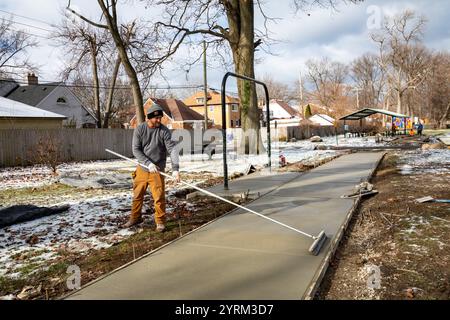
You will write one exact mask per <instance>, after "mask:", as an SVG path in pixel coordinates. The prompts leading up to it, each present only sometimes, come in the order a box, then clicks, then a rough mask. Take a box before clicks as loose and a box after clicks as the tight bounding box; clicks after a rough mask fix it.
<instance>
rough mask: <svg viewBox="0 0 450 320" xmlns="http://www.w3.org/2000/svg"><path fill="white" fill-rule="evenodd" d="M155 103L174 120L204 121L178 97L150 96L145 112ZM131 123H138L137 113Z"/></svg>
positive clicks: (145, 105)
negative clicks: (162, 97) (158, 97)
mask: <svg viewBox="0 0 450 320" xmlns="http://www.w3.org/2000/svg"><path fill="white" fill-rule="evenodd" d="M153 103H157V104H159V105H160V106H161V108H162V109H163V111H164V113H165V115H166V116H168V117H169V118H171V119H172V120H173V121H203V120H204V118H203V116H202V115H201V114H199V113H197V112H195V111H193V110H191V109H190V108H189V107H187V106H186V105H185V104H184V103H183V101H181V100H178V99H157V98H149V99H148V100H147V102H145V104H144V114H147V111H148V109H149V108H150V107H151V106H152V104H153ZM130 124H131V125H132V126H133V125H136V114H135V115H134V116H133V118H132V119H131V120H130Z"/></svg>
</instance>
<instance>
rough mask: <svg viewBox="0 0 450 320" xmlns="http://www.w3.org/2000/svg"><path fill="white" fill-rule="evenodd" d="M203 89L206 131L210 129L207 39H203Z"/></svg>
mask: <svg viewBox="0 0 450 320" xmlns="http://www.w3.org/2000/svg"><path fill="white" fill-rule="evenodd" d="M203 80H204V83H203V89H204V96H205V98H204V100H205V101H204V106H205V131H206V130H208V80H207V73H206V41H205V40H203Z"/></svg>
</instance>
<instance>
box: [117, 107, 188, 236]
mask: <svg viewBox="0 0 450 320" xmlns="http://www.w3.org/2000/svg"><path fill="white" fill-rule="evenodd" d="M162 117H163V109H162V108H161V107H160V106H159V105H157V104H153V105H152V106H151V107H150V109H149V110H148V113H147V121H146V122H144V123H141V124H140V125H138V126H137V127H136V129H135V130H134V134H133V155H134V156H135V157H136V159H137V160H138V161H139V163H140V164H142V165H139V166H137V168H136V171H135V172H134V174H133V178H134V179H133V204H132V208H131V216H130V219H129V220H128V222H127V223H126V224H125V225H124V227H125V228H129V227H131V226H133V225H135V224H138V223H141V222H142V213H141V211H142V205H143V202H144V195H145V192H146V190H147V187H148V186H149V185H150V188H151V192H152V196H153V200H154V204H155V223H156V230H157V231H159V232H162V231H164V229H165V226H164V222H165V214H166V200H165V188H164V177H163V176H162V175H160V174H159V173H158V171H162V172H164V169H165V167H166V160H167V153H169V154H170V159H171V160H172V171H173V177H174V178H175V179H176V180H177V182H179V181H180V175H179V172H178V170H179V164H178V152H177V149H176V148H175V143H174V142H173V141H172V135H171V133H170V130H169V129H168V128H167V127H166V126H164V125H162V124H161V119H162Z"/></svg>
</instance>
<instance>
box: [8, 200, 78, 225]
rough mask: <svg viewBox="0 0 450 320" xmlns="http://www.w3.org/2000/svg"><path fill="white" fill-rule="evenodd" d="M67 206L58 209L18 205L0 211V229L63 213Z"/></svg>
mask: <svg viewBox="0 0 450 320" xmlns="http://www.w3.org/2000/svg"><path fill="white" fill-rule="evenodd" d="M69 207H70V206H69V205H64V206H60V207H51V208H47V207H37V206H33V205H18V206H12V207H9V208H5V209H1V210H0V228H4V227H8V226H12V225H14V224H17V223H21V222H25V221H31V220H36V219H39V218H42V217H46V216H50V215H52V214H57V213H61V212H64V211H66V210H68V209H69Z"/></svg>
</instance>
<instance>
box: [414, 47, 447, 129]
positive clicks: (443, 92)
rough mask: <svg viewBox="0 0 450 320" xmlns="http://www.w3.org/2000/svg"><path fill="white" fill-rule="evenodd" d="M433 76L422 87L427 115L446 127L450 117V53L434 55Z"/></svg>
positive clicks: (439, 125) (442, 126)
mask: <svg viewBox="0 0 450 320" xmlns="http://www.w3.org/2000/svg"><path fill="white" fill-rule="evenodd" d="M430 73H431V76H430V77H429V79H428V80H427V81H426V82H425V83H424V85H423V86H421V88H423V90H421V95H422V97H423V99H422V101H423V103H424V104H425V106H426V112H424V113H425V114H426V115H427V117H429V118H430V119H431V120H432V122H433V123H435V124H436V126H437V127H439V128H442V129H444V128H445V127H446V122H447V121H448V120H449V119H450V89H449V83H450V53H448V52H440V53H436V54H434V55H433V57H432V64H431V72H430Z"/></svg>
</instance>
